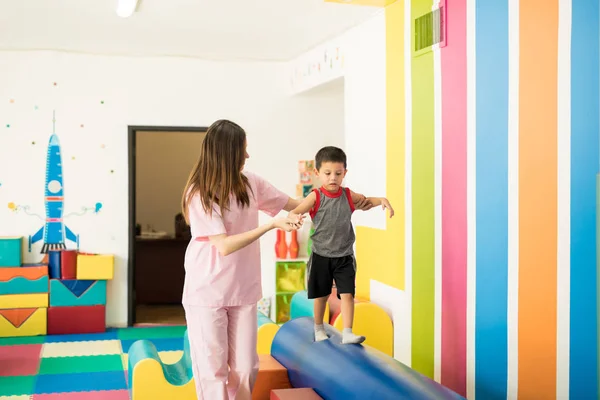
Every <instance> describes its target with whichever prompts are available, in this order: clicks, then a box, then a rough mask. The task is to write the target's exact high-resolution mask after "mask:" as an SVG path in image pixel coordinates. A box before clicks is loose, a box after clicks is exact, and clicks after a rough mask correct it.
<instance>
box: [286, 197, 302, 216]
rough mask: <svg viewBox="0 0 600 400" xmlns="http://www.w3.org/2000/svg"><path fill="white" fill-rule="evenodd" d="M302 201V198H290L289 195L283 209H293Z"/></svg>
mask: <svg viewBox="0 0 600 400" xmlns="http://www.w3.org/2000/svg"><path fill="white" fill-rule="evenodd" d="M302 201H304V199H303V198H300V199H292V198H291V197H290V198H289V199H288V202H287V203H286V205H285V206H284V207H283V209H284V210H285V211H288V212H289V211H292V210H293V209H295V208H296V207H298V206H299V205H300V204H302Z"/></svg>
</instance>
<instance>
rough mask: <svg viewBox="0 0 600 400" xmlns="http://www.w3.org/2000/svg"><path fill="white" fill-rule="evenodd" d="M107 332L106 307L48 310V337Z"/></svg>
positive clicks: (56, 308)
mask: <svg viewBox="0 0 600 400" xmlns="http://www.w3.org/2000/svg"><path fill="white" fill-rule="evenodd" d="M105 331H106V310H105V306H103V305H97V306H78V307H50V308H48V335H65V334H73V333H101V332H105Z"/></svg>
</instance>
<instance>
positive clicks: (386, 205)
mask: <svg viewBox="0 0 600 400" xmlns="http://www.w3.org/2000/svg"><path fill="white" fill-rule="evenodd" d="M381 208H383V209H384V210H385V209H386V208H387V209H388V210H390V218H392V217H393V216H394V209H393V208H392V205H391V204H390V202H389V201H388V199H386V198H385V197H384V198H382V199H381Z"/></svg>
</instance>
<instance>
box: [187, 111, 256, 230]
mask: <svg viewBox="0 0 600 400" xmlns="http://www.w3.org/2000/svg"><path fill="white" fill-rule="evenodd" d="M245 160H246V132H245V131H244V130H243V129H242V128H241V127H240V126H239V125H237V124H235V123H233V122H231V121H227V120H219V121H216V122H214V123H213V124H212V125H211V126H210V128H208V131H207V132H206V137H205V138H204V141H203V142H202V148H201V150H200V157H199V159H198V162H197V163H196V165H195V166H194V169H193V170H192V172H191V174H190V177H189V179H188V182H187V184H186V185H185V189H184V191H183V198H182V202H181V207H182V211H183V216H184V217H185V221H186V222H187V223H188V225H189V224H190V219H189V204H190V202H191V201H192V198H193V197H194V196H195V195H196V194H200V200H201V202H202V207H203V208H204V211H205V212H207V213H208V214H209V215H212V211H213V205H214V204H217V205H218V206H219V208H220V209H221V213H223V212H224V211H225V210H229V200H230V196H231V195H233V196H234V197H235V198H236V200H237V203H238V204H239V205H241V206H243V207H247V206H248V205H250V196H249V195H248V188H250V184H249V183H248V178H246V177H245V176H244V175H243V174H242V169H243V167H244V163H245Z"/></svg>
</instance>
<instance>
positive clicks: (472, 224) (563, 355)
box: [346, 0, 600, 400]
mask: <svg viewBox="0 0 600 400" xmlns="http://www.w3.org/2000/svg"><path fill="white" fill-rule="evenodd" d="M437 3H438V2H437V1H435V4H433V2H432V0H412V1H408V0H406V1H397V2H396V3H394V4H392V5H389V6H388V7H386V9H385V16H386V17H385V24H386V37H385V40H386V57H387V62H386V82H387V84H386V92H385V94H384V95H385V98H386V110H387V111H386V124H387V127H386V146H387V147H386V157H387V161H386V168H385V173H386V182H387V183H386V193H387V195H388V197H389V198H390V199H391V200H392V202H393V204H394V205H395V208H396V214H397V215H401V218H398V219H395V220H393V222H391V221H389V222H387V223H386V225H385V228H384V229H382V228H377V229H375V228H367V227H362V226H359V227H357V258H358V264H359V275H360V276H359V278H358V279H357V293H359V294H362V295H367V296H370V297H371V299H372V300H373V301H375V302H379V303H381V304H382V305H384V306H385V307H386V308H387V309H389V310H390V313H391V314H392V316H393V318H394V326H395V334H396V336H397V338H396V341H395V356H396V358H398V359H399V360H400V361H402V362H404V363H406V364H409V365H410V366H411V367H412V368H414V369H416V370H418V371H420V372H422V373H423V374H425V375H427V376H430V377H432V378H435V379H436V380H438V381H440V382H442V383H443V384H444V385H446V386H448V387H450V388H452V389H453V390H455V391H457V392H458V393H460V394H463V395H465V396H468V398H470V399H475V398H477V399H485V400H488V399H489V400H494V399H507V398H509V399H517V398H518V399H534V400H537V399H569V398H570V399H592V398H598V376H599V369H598V352H599V348H598V328H597V323H598V313H599V311H600V310H598V307H597V300H596V297H597V296H596V295H597V278H598V277H597V273H596V257H597V250H596V243H597V239H598V238H597V235H596V218H597V215H596V201H597V200H596V175H597V174H598V172H599V170H600V158H599V153H600V150H599V147H600V143H599V112H600V104H599V96H600V92H599V90H600V88H599V75H600V64H599V49H600V43H599V36H600V28H599V15H600V9H599V6H598V1H597V0H495V1H487V0H446V1H445V3H446V5H447V19H448V20H447V29H448V31H447V43H446V46H444V47H441V48H439V47H436V48H434V49H432V50H431V51H429V52H425V53H424V54H421V53H419V54H415V53H414V52H413V51H412V43H413V39H414V38H413V37H412V35H413V32H414V29H413V28H414V26H413V22H412V21H413V20H414V18H416V17H418V16H421V15H423V14H425V13H427V12H429V11H431V9H432V6H435V5H436V4H437ZM361 40H362V43H364V42H365V40H366V37H364V36H363V37H361ZM377 40H379V37H377ZM381 40H384V39H383V38H381ZM350 53H351V52H349V53H348V54H349V56H348V57H349V58H348V59H351V58H352V56H351V55H350ZM354 57H358V55H356V54H355V55H354ZM348 68H349V70H351V68H350V65H349V66H348ZM360 77H361V79H363V80H366V79H368V74H367V73H366V72H365V71H363V72H362V75H360ZM357 80H358V73H356V75H352V76H350V75H348V76H347V80H346V83H347V85H349V86H348V89H349V90H347V91H346V96H347V97H348V96H361V93H360V92H359V91H355V90H353V89H352V88H354V86H353V85H354V82H356V81H357ZM358 155H359V154H354V153H352V154H349V157H350V159H352V157H357V156H358ZM365 191H366V192H368V190H365ZM392 299H393V300H392Z"/></svg>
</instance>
